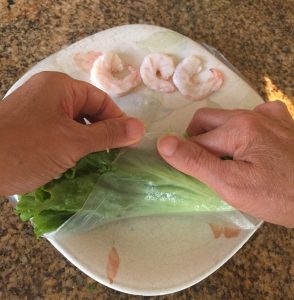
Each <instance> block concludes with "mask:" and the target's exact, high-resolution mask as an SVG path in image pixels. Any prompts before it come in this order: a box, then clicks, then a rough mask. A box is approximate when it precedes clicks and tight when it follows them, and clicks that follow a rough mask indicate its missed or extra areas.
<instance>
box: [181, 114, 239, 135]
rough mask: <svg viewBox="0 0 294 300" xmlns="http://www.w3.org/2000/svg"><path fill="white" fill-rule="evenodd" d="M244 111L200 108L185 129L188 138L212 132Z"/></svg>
mask: <svg viewBox="0 0 294 300" xmlns="http://www.w3.org/2000/svg"><path fill="white" fill-rule="evenodd" d="M244 111H245V110H241V109H238V110H226V109H215V108H201V109H199V110H198V111H196V113H195V114H194V116H193V119H192V121H191V123H190V124H189V126H188V128H187V130H186V131H187V133H188V135H189V136H195V135H198V134H201V133H204V132H207V131H210V130H213V129H215V128H217V127H219V126H221V125H223V124H224V123H225V122H227V121H228V120H229V119H230V118H232V117H233V116H236V115H238V114H240V113H243V112H244Z"/></svg>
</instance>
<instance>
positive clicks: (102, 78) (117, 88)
mask: <svg viewBox="0 0 294 300" xmlns="http://www.w3.org/2000/svg"><path fill="white" fill-rule="evenodd" d="M127 68H128V70H129V72H130V74H128V75H127V76H125V77H124V78H123V79H119V78H116V77H114V74H115V73H119V72H122V71H123V70H124V65H123V63H122V60H121V59H120V57H119V56H118V55H117V54H114V53H106V54H103V55H101V56H99V57H98V58H97V59H96V60H95V62H94V64H93V66H92V69H91V81H92V83H93V84H94V85H95V86H97V87H98V88H100V89H101V90H103V91H104V92H106V93H108V94H110V95H112V96H122V95H124V94H126V93H128V92H129V91H130V90H131V89H133V88H135V87H136V86H137V85H138V84H139V83H140V82H141V77H140V74H139V70H137V69H135V68H134V67H132V66H131V65H128V66H127Z"/></svg>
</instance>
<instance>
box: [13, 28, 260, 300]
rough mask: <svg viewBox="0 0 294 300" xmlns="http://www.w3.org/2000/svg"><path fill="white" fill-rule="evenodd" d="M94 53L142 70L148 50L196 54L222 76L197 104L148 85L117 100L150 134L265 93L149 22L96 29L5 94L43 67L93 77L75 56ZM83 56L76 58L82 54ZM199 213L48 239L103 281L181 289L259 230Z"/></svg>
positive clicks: (140, 291)
mask: <svg viewBox="0 0 294 300" xmlns="http://www.w3.org/2000/svg"><path fill="white" fill-rule="evenodd" d="M89 51H95V52H108V51H112V52H115V53H118V54H119V55H120V56H121V57H122V58H123V60H124V61H125V62H127V63H130V64H132V65H133V66H135V67H139V66H140V63H141V62H142V60H143V57H144V56H145V55H147V54H148V53H150V52H163V53H167V54H169V55H172V56H173V57H174V59H175V61H176V62H179V61H180V60H181V59H183V58H184V57H186V56H188V55H191V54H195V55H197V56H198V57H200V58H201V60H202V62H203V69H204V71H203V72H202V73H201V74H200V77H202V79H205V78H207V76H208V73H209V72H207V71H206V70H208V69H209V68H212V67H213V68H217V69H219V70H221V71H222V72H223V73H224V75H225V83H224V85H223V87H222V88H221V89H220V90H219V91H218V92H216V93H215V94H213V95H212V96H210V97H209V98H207V99H205V100H203V101H200V102H190V101H188V100H186V99H185V98H183V97H182V96H181V95H180V94H179V93H178V92H176V93H173V94H165V95H164V94H160V93H156V92H153V91H151V90H149V89H147V88H146V87H145V86H144V85H143V84H142V85H140V86H139V87H138V88H136V89H135V90H134V91H132V92H131V93H130V94H129V95H127V96H124V97H121V98H115V99H114V100H115V101H116V102H117V104H118V105H119V106H120V107H121V108H122V109H123V110H124V111H126V112H127V113H128V114H129V115H133V116H136V117H140V118H141V119H143V120H144V121H145V123H146V124H147V129H148V131H149V132H152V133H154V132H163V131H165V130H167V129H168V130H170V131H175V132H184V130H185V128H186V126H187V124H188V123H189V121H190V120H191V118H192V116H193V114H194V112H195V111H196V110H197V109H199V108H201V107H216V108H217V107H219V108H228V109H230V108H245V109H251V108H253V107H255V106H256V105H257V104H260V103H262V102H263V101H262V99H261V98H260V96H259V95H258V94H257V93H256V92H255V91H254V90H253V89H252V88H251V87H250V86H249V85H248V84H247V83H246V82H245V81H244V80H243V79H242V78H241V77H240V76H239V75H237V73H235V72H234V71H232V69H231V68H230V67H229V66H228V65H227V64H225V63H223V62H222V61H221V60H219V59H218V58H217V56H216V55H214V54H212V53H211V52H209V51H208V50H207V49H206V48H204V47H203V46H202V45H200V44H198V43H196V42H194V41H192V40H190V39H189V38H187V37H185V36H183V35H180V34H178V33H176V32H173V31H171V30H168V29H165V28H161V27H156V26H150V25H126V26H121V27H116V28H112V29H108V30H105V31H102V32H99V33H97V34H95V35H92V36H90V37H87V38H85V39H83V40H81V41H79V42H77V43H75V44H73V45H71V46H70V47H68V48H66V49H63V50H61V51H59V52H58V53H56V54H53V55H51V56H50V57H48V58H47V59H45V60H43V61H41V62H40V63H38V64H37V65H36V66H34V67H33V68H32V69H31V70H30V71H29V72H28V73H26V74H25V75H24V76H23V77H22V78H21V79H20V80H19V81H18V82H16V83H15V85H14V86H13V87H12V88H11V89H10V90H9V92H8V94H9V93H11V92H12V91H14V90H15V89H16V88H17V87H18V86H20V85H22V84H23V83H24V82H25V81H26V80H27V79H29V78H30V77H31V76H32V75H33V74H35V73H38V72H40V71H44V70H47V71H60V72H65V73H67V74H69V75H70V76H72V77H74V78H76V79H80V80H85V81H88V82H90V76H89V72H87V71H83V70H82V69H81V65H80V66H79V63H78V60H77V57H79V58H80V61H81V58H82V60H83V57H84V55H85V57H84V58H87V53H88V52H89ZM77 54H78V56H77ZM209 223H210V224H208V221H205V220H199V219H198V218H195V217H194V216H169V217H158V216H157V217H146V218H145V217H144V218H135V219H128V220H121V221H117V222H114V223H111V224H107V225H103V226H100V227H98V228H96V229H95V230H92V231H90V232H87V233H84V234H79V235H76V236H72V237H70V238H69V237H68V238H65V239H62V240H60V239H56V238H55V237H54V235H48V236H47V239H48V240H49V241H50V242H51V244H52V245H53V246H54V247H55V248H56V249H58V250H59V251H60V252H61V253H62V254H63V255H64V256H65V257H66V258H67V259H68V260H69V261H71V262H72V263H73V264H74V265H75V266H77V267H78V268H79V269H80V270H82V271H83V272H84V273H86V274H87V275H88V276H90V277H92V278H93V279H95V280H97V281H98V282H100V283H102V284H104V285H106V286H108V287H111V288H113V289H115V290H118V291H122V292H126V293H130V294H137V295H162V294H167V293H172V292H177V291H179V290H182V289H184V288H187V287H189V286H191V285H193V284H195V283H197V282H199V281H200V280H202V279H204V278H205V277H207V276H208V275H210V274H211V273H212V272H214V271H215V270H217V269H218V268H219V267H220V266H221V265H223V264H224V263H225V262H226V261H227V260H228V259H229V258H230V257H232V256H233V255H234V253H236V252H237V251H238V249H240V248H241V247H242V245H243V244H244V243H245V242H246V241H247V240H248V239H249V237H250V236H251V235H252V234H253V233H254V231H255V230H256V228H257V227H256V228H254V229H250V230H237V231H236V230H235V231H234V230H231V229H230V228H227V229H226V228H216V227H214V225H213V224H212V223H213V222H211V220H210V221H209Z"/></svg>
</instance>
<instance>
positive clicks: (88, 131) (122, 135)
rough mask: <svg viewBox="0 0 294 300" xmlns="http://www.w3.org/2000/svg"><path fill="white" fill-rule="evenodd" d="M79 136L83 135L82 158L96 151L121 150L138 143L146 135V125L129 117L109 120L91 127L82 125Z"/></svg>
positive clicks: (93, 124)
mask: <svg viewBox="0 0 294 300" xmlns="http://www.w3.org/2000/svg"><path fill="white" fill-rule="evenodd" d="M79 126H82V127H83V128H82V130H81V128H79V135H80V136H81V135H83V139H82V140H83V143H84V145H83V147H81V153H80V155H81V156H84V155H86V154H88V153H91V152H95V151H103V150H106V149H112V148H120V147H125V146H129V145H132V144H134V143H136V142H138V141H139V140H140V139H141V138H142V137H143V135H144V133H145V128H144V124H143V123H142V122H141V121H139V120H137V119H135V118H128V117H121V118H113V119H107V120H103V121H100V122H96V123H92V124H91V125H80V124H79Z"/></svg>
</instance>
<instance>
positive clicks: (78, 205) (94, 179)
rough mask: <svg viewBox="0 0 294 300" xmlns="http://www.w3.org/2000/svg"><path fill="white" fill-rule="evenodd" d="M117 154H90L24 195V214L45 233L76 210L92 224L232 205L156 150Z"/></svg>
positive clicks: (77, 221)
mask: <svg viewBox="0 0 294 300" xmlns="http://www.w3.org/2000/svg"><path fill="white" fill-rule="evenodd" d="M118 153H119V152H118V150H115V151H110V152H97V153H93V154H90V155H88V156H86V157H84V158H82V159H81V160H80V161H79V162H78V163H77V165H76V166H75V167H74V168H72V169H69V170H68V171H66V172H65V173H64V174H63V175H62V176H61V177H60V178H59V179H56V180H53V181H51V182H49V183H48V184H46V185H45V186H43V187H41V188H39V189H37V190H35V191H34V192H31V193H28V194H25V195H23V196H21V197H20V201H19V204H18V205H17V211H18V213H19V214H20V216H21V219H22V220H24V221H27V220H30V219H31V220H32V222H33V224H34V228H35V233H36V235H37V236H40V235H42V234H44V233H47V232H51V231H54V230H55V229H57V228H58V227H59V226H60V225H62V224H63V223H64V222H65V221H66V220H68V219H69V218H70V217H71V216H72V215H74V214H75V213H77V214H76V215H75V218H74V220H75V221H74V222H72V224H74V226H76V227H79V226H82V223H83V222H84V221H83V220H84V218H86V221H87V224H86V226H87V228H86V229H90V227H91V228H92V227H93V225H98V224H101V223H105V222H109V221H113V220H117V219H121V218H129V217H139V216H149V215H158V214H162V215H166V214H179V213H182V214H183V213H199V212H218V211H229V210H232V208H231V207H230V206H229V205H228V204H226V203H225V202H223V201H222V199H221V198H220V197H219V196H218V195H217V194H216V193H215V192H214V191H212V190H211V189H210V188H209V187H207V186H206V185H205V184H203V183H202V182H200V181H198V180H196V179H195V178H192V177H190V176H187V175H185V174H183V173H181V172H179V171H177V170H176V169H174V168H172V167H171V166H169V165H168V164H167V163H165V162H164V161H163V160H162V159H161V158H160V157H159V156H158V155H157V154H156V153H155V152H153V151H147V150H140V149H129V150H127V151H125V152H124V151H122V152H121V153H120V154H119V155H118ZM86 200H87V201H86ZM85 202H86V203H85ZM84 204H85V205H84ZM76 216H77V217H76Z"/></svg>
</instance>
